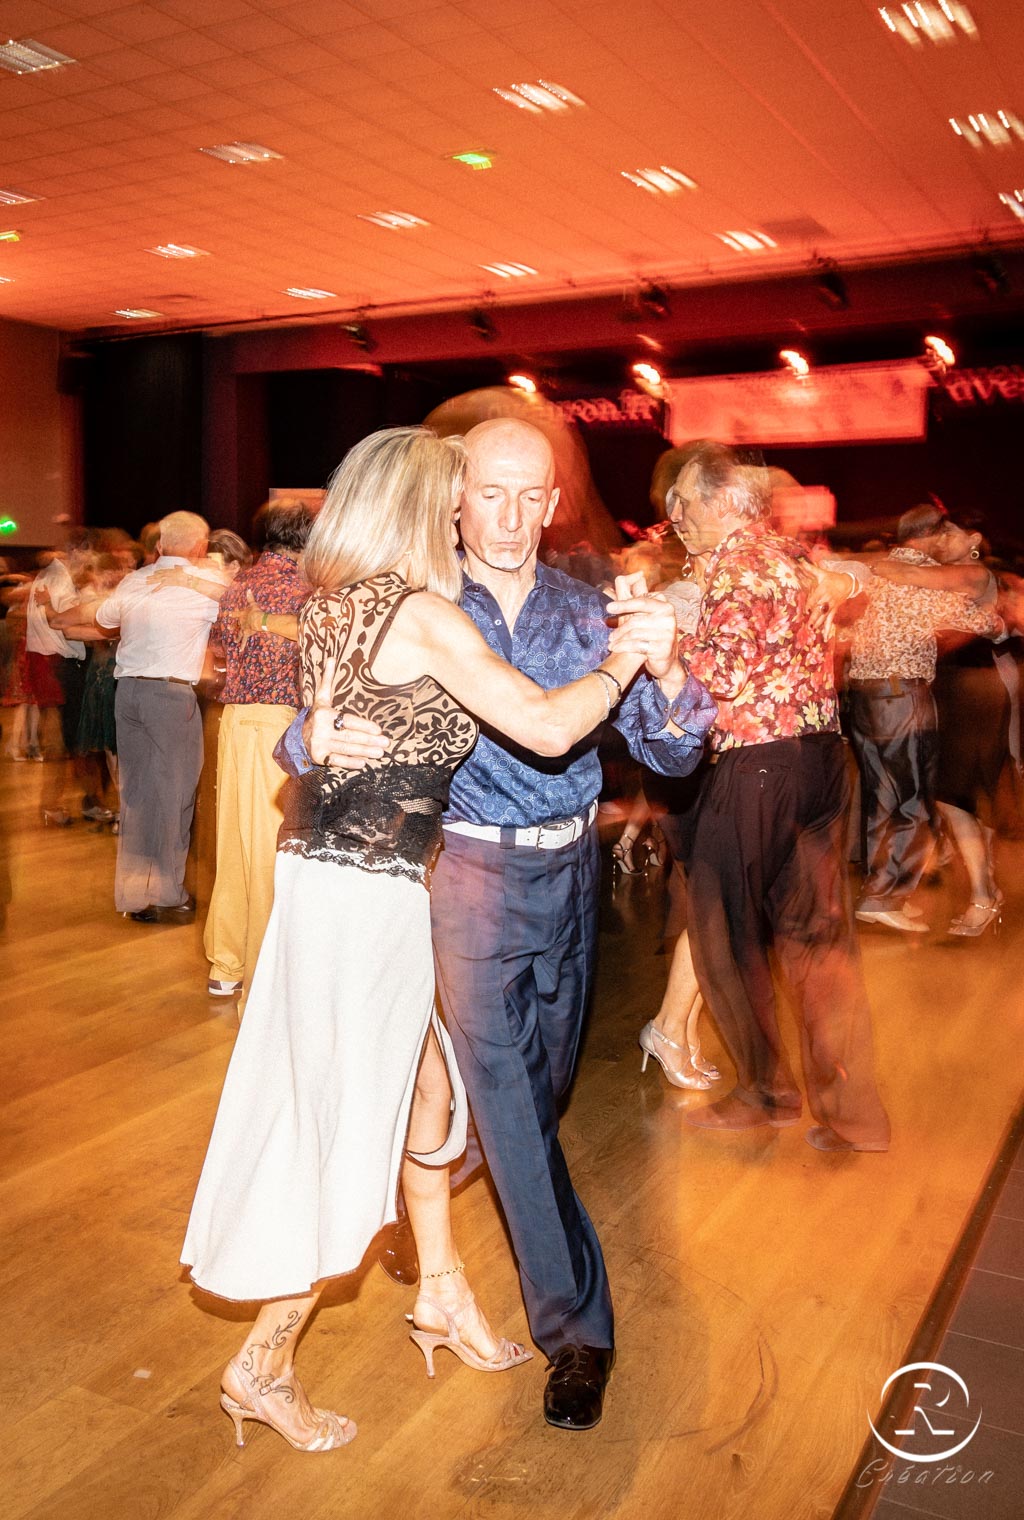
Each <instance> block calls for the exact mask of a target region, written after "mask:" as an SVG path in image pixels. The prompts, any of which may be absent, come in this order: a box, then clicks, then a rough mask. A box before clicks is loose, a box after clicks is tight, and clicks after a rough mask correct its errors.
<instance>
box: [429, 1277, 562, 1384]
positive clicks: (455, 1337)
mask: <svg viewBox="0 0 1024 1520" xmlns="http://www.w3.org/2000/svg"><path fill="white" fill-rule="evenodd" d="M455 1270H456V1271H460V1272H461V1271H462V1268H461V1267H457V1268H455ZM426 1275H427V1276H431V1275H437V1276H445V1275H446V1274H444V1273H437V1274H430V1273H428V1274H426ZM420 1304H426V1306H427V1307H428V1308H430V1309H433V1311H434V1313H435V1314H439V1315H440V1316H441V1318H442V1319H443V1320H444V1324H445V1328H444V1331H443V1332H442V1331H440V1330H424V1329H423V1328H422V1326H420V1325H417V1323H416V1310H415V1308H414V1310H413V1312H412V1314H407V1315H406V1316H405V1317H406V1319H407V1320H408V1321H409V1323H410V1324H411V1325H412V1327H413V1328H412V1329H411V1330H410V1331H409V1339H410V1340H411V1341H412V1342H413V1344H414V1345H416V1346H418V1347H419V1348H420V1350H421V1351H422V1352H423V1358H424V1360H425V1362H426V1364H427V1377H430V1378H432V1377H433V1376H434V1352H435V1351H440V1350H441V1349H442V1348H446V1349H447V1350H449V1351H451V1352H453V1353H454V1355H455V1356H457V1357H458V1358H459V1361H460V1362H465V1364H466V1366H467V1367H473V1368H475V1369H476V1371H477V1372H507V1371H508V1369H509V1368H510V1367H518V1366H519V1365H520V1363H521V1362H529V1361H532V1360H533V1352H532V1351H527V1349H526V1347H525V1346H520V1344H519V1342H518V1341H510V1340H509V1339H508V1336H506V1335H502V1336H499V1337H498V1338H497V1339H498V1347H497V1350H496V1351H495V1353H494V1355H493V1356H488V1357H483V1356H481V1355H480V1354H479V1352H477V1351H474V1350H473V1348H472V1346H468V1345H467V1344H466V1342H465V1341H464V1340H463V1339H462V1335H461V1328H462V1325H463V1323H464V1321H465V1317H466V1315H467V1313H468V1312H469V1310H470V1309H472V1308H473V1307H474V1306H475V1304H476V1298H475V1296H474V1294H473V1293H472V1291H471V1290H470V1289H469V1288H467V1289H466V1296H465V1297H464V1298H461V1299H460V1300H459V1302H458V1303H457V1304H456V1305H455V1307H454V1308H452V1309H449V1308H446V1306H445V1305H444V1304H441V1303H438V1301H437V1299H436V1298H431V1296H430V1294H429V1293H422V1292H421V1293H417V1295H416V1308H418V1307H419V1305H420Z"/></svg>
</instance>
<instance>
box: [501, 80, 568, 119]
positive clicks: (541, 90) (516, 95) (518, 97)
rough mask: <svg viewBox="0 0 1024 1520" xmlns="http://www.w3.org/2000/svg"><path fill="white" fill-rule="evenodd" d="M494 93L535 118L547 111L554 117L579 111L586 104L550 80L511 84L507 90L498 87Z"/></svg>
mask: <svg viewBox="0 0 1024 1520" xmlns="http://www.w3.org/2000/svg"><path fill="white" fill-rule="evenodd" d="M494 93H495V95H498V96H500V98H501V99H502V100H504V101H507V102H508V104H509V105H510V106H517V107H518V108H519V110H521V111H530V112H531V113H532V114H533V115H535V116H542V115H543V114H544V112H545V111H549V112H551V113H552V114H553V115H554V114H557V113H558V112H560V111H570V110H572V109H574V108H576V109H579V108H581V107H583V106H585V104H586V102H585V101H582V100H581V99H580V97H579V96H578V95H574V94H573V93H572V91H571V90H567V89H566V88H565V86H564V85H560V84H553V83H552V81H551V80H550V79H538V80H536V81H534V82H533V83H522V84H510V85H509V86H508V87H507V89H501V88H499V87H498V86H497V85H496V86H495V87H494Z"/></svg>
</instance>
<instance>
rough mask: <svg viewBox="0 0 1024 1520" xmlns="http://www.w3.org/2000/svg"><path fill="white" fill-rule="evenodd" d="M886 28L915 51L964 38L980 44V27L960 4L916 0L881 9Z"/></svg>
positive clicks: (883, 6)
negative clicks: (930, 43) (918, 48)
mask: <svg viewBox="0 0 1024 1520" xmlns="http://www.w3.org/2000/svg"><path fill="white" fill-rule="evenodd" d="M878 14H879V16H880V17H881V18H882V23H883V25H884V26H885V27H886V28H887V29H888V30H889V31H890V32H893V33H895V35H896V36H898V37H902V38H903V41H904V42H909V43H910V46H911V47H923V46H924V44H925V43H926V42H932V43H934V44H935V45H936V47H942V46H944V45H946V44H948V43H950V42H957V41H959V39H960V38H961V37H969V38H970V39H971V41H972V42H976V41H977V40H978V26H977V23H976V21H975V19H974V17H973V16H972V15H971V13H970V11H969V10H968V9H967V6H966V5H958V4H957V3H956V0H913V3H912V4H910V5H880V6H879V7H878Z"/></svg>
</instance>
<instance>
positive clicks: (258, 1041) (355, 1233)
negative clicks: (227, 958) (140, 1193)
mask: <svg viewBox="0 0 1024 1520" xmlns="http://www.w3.org/2000/svg"><path fill="white" fill-rule="evenodd" d="M432 1021H433V1024H434V1028H435V1031H436V1032H437V1034H438V1038H439V1039H440V1041H441V1044H442V1050H443V1052H444V1055H445V1058H446V1061H447V1063H448V1071H449V1077H450V1079H451V1083H452V1091H453V1118H452V1124H451V1129H450V1131H449V1136H448V1140H447V1142H446V1143H445V1145H444V1146H443V1147H442V1149H441V1150H439V1151H437V1152H434V1153H433V1154H432V1155H430V1156H422V1157H419V1158H418V1159H420V1160H424V1161H427V1162H432V1163H434V1164H437V1165H440V1164H443V1163H444V1162H446V1161H448V1160H451V1159H453V1158H454V1156H456V1155H458V1154H459V1153H460V1152H461V1150H462V1149H463V1148H464V1146H465V1126H466V1096H465V1089H464V1088H463V1086H462V1082H461V1080H460V1078H459V1076H458V1067H457V1065H456V1062H455V1056H454V1052H453V1051H452V1048H451V1044H450V1042H449V1040H448V1036H447V1032H446V1031H445V1030H444V1026H443V1025H442V1024H441V1023H440V1021H439V1020H438V1019H437V1016H436V1014H435V1012H434V968H433V960H432V956H431V948H430V898H429V896H428V894H427V892H426V891H425V890H424V888H423V887H422V886H421V885H419V883H417V882H414V881H410V880H408V879H406V878H404V877H395V876H386V875H377V874H373V873H371V872H367V871H361V870H359V869H358V868H356V867H354V866H342V865H337V864H334V863H333V862H328V861H319V860H307V859H305V858H304V857H302V856H298V855H291V854H285V853H280V854H278V856H277V861H276V867H275V874H274V908H273V912H272V913H271V917H270V922H269V924H268V926H267V932H266V936H265V938H264V942H263V948H262V950H261V951H260V957H259V961H258V963H257V966H256V971H255V975H254V977H253V983H252V989H251V992H250V994H249V999H248V1002H247V1004H246V1008H245V1017H244V1019H243V1021H242V1024H241V1027H240V1029H239V1032H238V1039H237V1043H236V1045H235V1049H234V1053H233V1055H232V1057H231V1063H230V1065H229V1067H228V1071H227V1076H226V1077H225V1080H224V1090H223V1092H222V1094H221V1100H220V1106H219V1108H218V1110H217V1117H216V1120H215V1122H214V1127H213V1134H212V1136H211V1139H210V1145H209V1149H208V1151H207V1153H206V1161H205V1163H204V1165H203V1170H202V1175H201V1177H200V1179H199V1186H198V1189H197V1191H196V1197H195V1202H194V1203H193V1205H192V1214H191V1217H190V1219H189V1225H188V1232H187V1234H186V1237H185V1244H184V1246H183V1248H182V1254H181V1259H182V1261H183V1262H185V1263H187V1264H188V1265H190V1266H191V1268H192V1278H193V1280H194V1281H195V1282H196V1283H198V1285H199V1286H200V1287H201V1288H204V1289H206V1290H207V1291H208V1292H210V1293H215V1294H217V1295H218V1296H219V1297H221V1298H229V1299H236V1300H240V1299H267V1298H283V1297H293V1296H295V1295H298V1294H301V1293H305V1292H308V1290H309V1289H310V1288H311V1287H312V1286H313V1284H315V1283H317V1282H319V1281H321V1279H323V1278H326V1277H334V1276H337V1275H339V1274H341V1273H344V1272H351V1271H353V1270H354V1269H355V1268H356V1267H357V1266H358V1265H359V1263H360V1261H361V1260H362V1257H363V1256H364V1254H365V1252H366V1248H367V1246H368V1245H369V1244H370V1241H371V1240H372V1239H373V1237H374V1236H375V1235H376V1234H377V1232H378V1231H379V1230H380V1229H381V1228H382V1226H383V1225H385V1224H387V1223H389V1222H390V1221H391V1220H393V1219H394V1218H395V1201H396V1195H397V1190H398V1183H399V1177H400V1171H401V1165H402V1160H403V1156H404V1147H405V1138H406V1130H407V1128H408V1123H409V1110H410V1107H411V1104H412V1097H413V1089H414V1086H415V1080H416V1072H417V1069H418V1066H419V1061H420V1056H421V1053H422V1050H423V1044H424V1040H425V1039H426V1035H427V1030H428V1028H429V1027H430V1025H431V1022H432Z"/></svg>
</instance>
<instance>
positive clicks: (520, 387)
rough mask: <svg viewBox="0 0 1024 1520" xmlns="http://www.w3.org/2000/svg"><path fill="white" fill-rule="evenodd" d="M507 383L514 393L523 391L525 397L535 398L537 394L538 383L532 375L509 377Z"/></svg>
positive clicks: (506, 379)
mask: <svg viewBox="0 0 1024 1520" xmlns="http://www.w3.org/2000/svg"><path fill="white" fill-rule="evenodd" d="M505 383H506V385H510V386H511V387H512V389H513V390H514V391H522V393H523V395H524V396H534V395H536V393H537V382H536V380H534V379H533V377H532V376H531V375H507V376H506V378H505Z"/></svg>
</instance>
